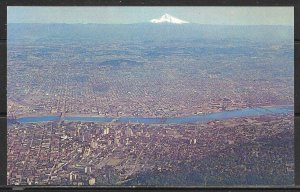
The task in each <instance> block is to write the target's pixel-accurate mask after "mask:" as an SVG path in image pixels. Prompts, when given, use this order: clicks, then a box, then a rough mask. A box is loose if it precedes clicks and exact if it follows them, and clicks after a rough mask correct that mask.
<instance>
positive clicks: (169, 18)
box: [150, 13, 189, 24]
mask: <svg viewBox="0 0 300 192" xmlns="http://www.w3.org/2000/svg"><path fill="white" fill-rule="evenodd" d="M150 22H151V23H173V24H184V23H189V22H188V21H184V20H181V19H178V18H176V17H174V16H172V15H169V14H167V13H166V14H164V15H163V16H161V17H160V18H159V19H152V20H150Z"/></svg>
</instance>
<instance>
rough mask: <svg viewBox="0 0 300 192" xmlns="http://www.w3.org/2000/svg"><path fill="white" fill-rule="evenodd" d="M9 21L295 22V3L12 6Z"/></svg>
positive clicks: (104, 22)
mask: <svg viewBox="0 0 300 192" xmlns="http://www.w3.org/2000/svg"><path fill="white" fill-rule="evenodd" d="M7 12H8V18H7V22H8V23H70V24H71V23H101V24H129V23H144V22H148V21H149V20H151V19H154V18H159V17H160V16H161V15H163V14H165V13H168V14H170V15H173V16H175V17H177V18H179V19H182V20H186V21H189V22H192V23H200V24H225V25H291V26H293V25H294V7H8V8H7Z"/></svg>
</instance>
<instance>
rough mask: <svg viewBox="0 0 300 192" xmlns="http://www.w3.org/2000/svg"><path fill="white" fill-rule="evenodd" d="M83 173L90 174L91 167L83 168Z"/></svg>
mask: <svg viewBox="0 0 300 192" xmlns="http://www.w3.org/2000/svg"><path fill="white" fill-rule="evenodd" d="M84 172H85V173H87V174H89V173H91V172H92V167H85V168H84Z"/></svg>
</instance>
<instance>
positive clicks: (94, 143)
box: [90, 138, 98, 149]
mask: <svg viewBox="0 0 300 192" xmlns="http://www.w3.org/2000/svg"><path fill="white" fill-rule="evenodd" d="M90 145H91V147H92V148H93V149H95V148H97V147H98V143H97V141H96V140H95V139H94V138H93V139H92V141H91V144H90Z"/></svg>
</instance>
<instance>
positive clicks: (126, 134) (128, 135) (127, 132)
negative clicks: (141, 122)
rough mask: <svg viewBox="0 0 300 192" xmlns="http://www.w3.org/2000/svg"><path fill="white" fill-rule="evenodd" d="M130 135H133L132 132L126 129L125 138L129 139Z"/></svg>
mask: <svg viewBox="0 0 300 192" xmlns="http://www.w3.org/2000/svg"><path fill="white" fill-rule="evenodd" d="M132 135H133V132H132V130H131V129H130V128H127V129H126V130H125V136H126V137H131V136H132Z"/></svg>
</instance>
